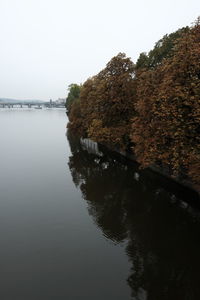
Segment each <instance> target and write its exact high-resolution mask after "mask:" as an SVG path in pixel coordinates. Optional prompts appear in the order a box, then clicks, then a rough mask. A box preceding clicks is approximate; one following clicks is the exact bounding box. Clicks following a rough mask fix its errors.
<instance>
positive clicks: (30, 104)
mask: <svg viewBox="0 0 200 300" xmlns="http://www.w3.org/2000/svg"><path fill="white" fill-rule="evenodd" d="M13 107H20V108H23V107H28V108H32V107H36V108H42V107H48V108H53V107H57V108H60V107H61V108H65V105H64V104H59V103H56V102H53V101H50V102H40V103H38V102H27V103H24V102H14V103H13V102H0V108H13Z"/></svg>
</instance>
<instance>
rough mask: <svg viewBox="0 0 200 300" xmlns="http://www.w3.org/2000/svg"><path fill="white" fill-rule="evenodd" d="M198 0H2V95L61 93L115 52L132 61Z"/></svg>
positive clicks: (186, 21) (195, 11)
mask: <svg viewBox="0 0 200 300" xmlns="http://www.w3.org/2000/svg"><path fill="white" fill-rule="evenodd" d="M198 15H200V0H165V1H162V0H137V1H136V0H123V1H122V0H0V45H1V46H0V65H1V67H0V97H4V98H15V99H27V98H28V99H42V100H49V99H50V98H52V99H57V98H58V97H61V98H62V97H65V96H66V93H67V86H68V85H69V84H70V83H82V82H84V81H85V80H86V79H87V78H88V77H90V76H92V75H95V74H97V73H98V72H99V71H100V70H101V69H102V68H104V67H105V65H106V63H107V62H108V61H109V60H110V59H111V58H112V57H113V56H114V55H117V54H118V53H119V52H125V53H126V54H127V56H129V57H131V58H132V60H133V61H134V62H135V61H136V59H137V57H138V56H139V53H140V52H144V51H146V52H148V51H149V50H150V49H151V48H152V47H153V46H154V44H155V42H156V41H157V40H158V39H160V38H161V37H162V36H163V35H164V34H166V33H171V32H173V31H175V30H176V29H178V28H180V27H183V26H186V25H191V23H192V22H194V21H195V20H196V19H197V17H198Z"/></svg>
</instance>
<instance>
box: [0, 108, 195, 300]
mask: <svg viewBox="0 0 200 300" xmlns="http://www.w3.org/2000/svg"><path fill="white" fill-rule="evenodd" d="M66 122H67V119H66V114H65V111H64V110H62V109H60V110H56V109H52V110H48V109H46V110H45V109H43V110H34V109H30V110H27V109H13V110H12V109H10V110H9V109H1V110H0V141H1V152H0V153H1V155H0V277H1V283H0V286H1V288H0V298H1V299H3V300H15V299H17V300H18V299H20V300H23V299H24V300H25V299H30V300H32V299H33V300H35V299H37V300H40V299H41V300H49V299H52V300H58V299H59V300H64V299H70V300H79V299H87V300H112V299H113V300H114V299H120V300H121V299H123V300H126V299H139V300H143V299H144V300H145V299H149V300H157V299H158V300H159V299H162V300H163V299H166V300H167V299H172V300H173V299H174V300H175V299H176V300H179V299H181V300H184V299H192V300H193V299H194V300H196V299H200V287H199V277H200V262H199V253H200V239H199V236H200V214H199V210H198V209H197V208H194V207H192V206H191V205H189V204H188V203H187V200H192V198H193V197H194V196H193V195H191V194H189V193H188V194H186V192H185V190H182V189H181V188H180V187H174V186H173V185H171V184H170V183H169V182H167V181H165V180H164V179H162V178H160V177H158V176H156V175H155V174H153V173H151V172H149V171H145V172H144V171H141V170H139V169H138V166H137V165H136V164H134V163H131V162H127V161H126V160H124V159H122V158H120V157H118V156H117V155H115V154H113V153H111V152H109V151H106V150H105V149H104V148H102V147H98V146H97V145H96V144H93V143H91V142H90V141H88V140H81V141H80V140H79V139H77V138H76V137H75V136H73V135H72V134H70V133H68V134H67V136H66Z"/></svg>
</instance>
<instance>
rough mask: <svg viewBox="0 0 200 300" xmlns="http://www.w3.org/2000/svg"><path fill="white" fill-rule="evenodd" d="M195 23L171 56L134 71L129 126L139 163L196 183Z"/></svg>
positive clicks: (199, 37)
mask: <svg viewBox="0 0 200 300" xmlns="http://www.w3.org/2000/svg"><path fill="white" fill-rule="evenodd" d="M199 96H200V24H199V22H197V23H196V24H195V26H193V27H192V28H191V29H190V30H188V31H187V32H185V34H183V36H182V37H181V38H180V39H179V40H177V43H176V45H175V49H174V55H173V56H172V57H169V58H167V59H165V61H164V62H163V63H162V64H161V65H158V66H157V67H156V68H155V69H154V70H146V71H144V72H141V73H140V74H138V78H137V99H138V101H137V104H136V105H135V108H136V111H137V113H138V115H137V116H136V117H135V118H134V121H133V126H132V140H133V142H134V143H135V144H136V147H135V152H136V154H137V158H138V160H139V161H140V162H141V163H142V165H143V166H147V165H161V166H162V167H167V168H168V169H169V171H171V173H173V174H174V175H175V176H178V177H181V178H182V177H183V178H184V177H190V178H192V180H193V182H196V183H197V184H200V176H199V172H198V171H199V169H200V165H199V164H200V163H199V162H200V137H199V133H200V123H199V122H200V100H199Z"/></svg>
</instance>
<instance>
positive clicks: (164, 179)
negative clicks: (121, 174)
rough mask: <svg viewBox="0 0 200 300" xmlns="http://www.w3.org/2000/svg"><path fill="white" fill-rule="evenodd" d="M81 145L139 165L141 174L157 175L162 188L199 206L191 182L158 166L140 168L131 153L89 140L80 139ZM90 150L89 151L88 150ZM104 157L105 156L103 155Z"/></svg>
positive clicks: (199, 200) (196, 194)
mask: <svg viewBox="0 0 200 300" xmlns="http://www.w3.org/2000/svg"><path fill="white" fill-rule="evenodd" d="M80 140H81V143H82V145H83V147H84V145H86V148H87V151H91V152H94V153H98V152H99V153H101V152H100V150H99V147H100V149H102V150H104V149H107V150H109V151H110V152H111V153H112V155H113V156H118V158H119V159H122V158H124V159H126V160H127V161H128V162H129V163H130V162H133V163H135V164H137V165H138V167H139V170H141V173H144V172H147V173H149V176H150V177H151V173H154V174H157V175H158V176H157V177H156V180H157V182H158V183H159V184H160V185H161V186H162V185H163V186H165V187H166V186H168V187H170V190H171V191H172V192H173V193H177V194H178V195H180V196H181V197H183V196H184V197H185V196H186V198H187V197H188V196H191V199H190V200H191V202H192V203H193V204H197V205H198V202H199V204H200V190H199V189H198V188H196V187H195V186H193V185H192V184H191V183H190V182H188V181H183V180H181V179H180V178H175V177H172V176H170V174H169V173H168V172H167V170H164V169H161V168H159V167H158V166H149V167H148V168H145V169H142V168H140V164H139V163H138V162H137V160H136V157H135V156H134V155H133V153H131V152H127V151H122V150H119V149H117V148H116V147H112V148H111V147H110V148H109V147H107V146H106V145H103V144H100V143H97V142H94V141H92V140H91V139H88V138H85V139H84V138H80ZM88 149H89V150H88ZM101 155H103V154H101Z"/></svg>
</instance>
